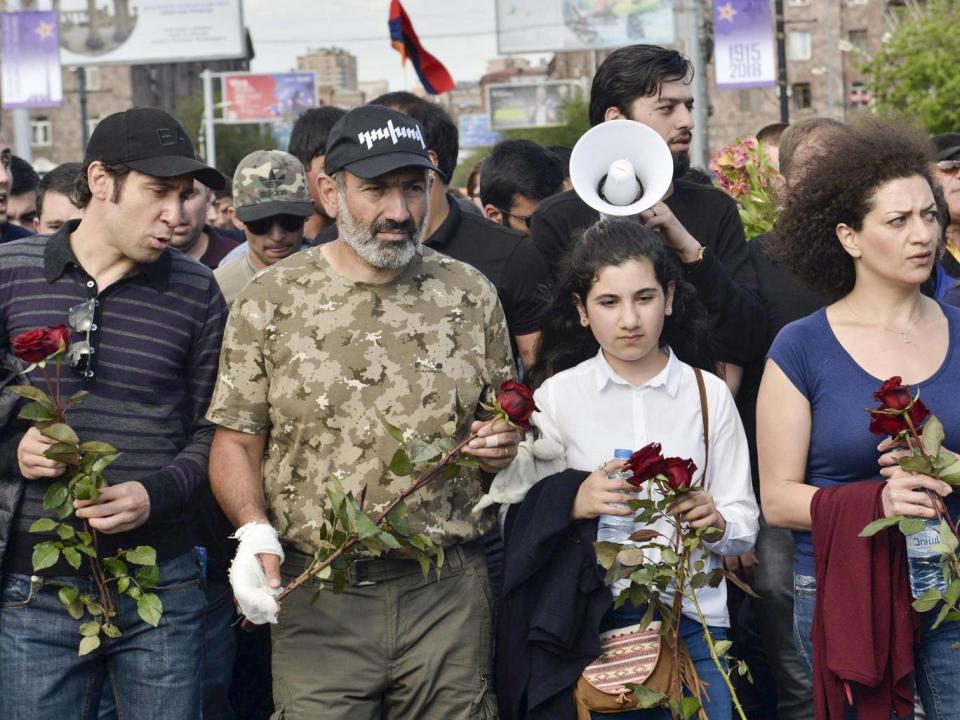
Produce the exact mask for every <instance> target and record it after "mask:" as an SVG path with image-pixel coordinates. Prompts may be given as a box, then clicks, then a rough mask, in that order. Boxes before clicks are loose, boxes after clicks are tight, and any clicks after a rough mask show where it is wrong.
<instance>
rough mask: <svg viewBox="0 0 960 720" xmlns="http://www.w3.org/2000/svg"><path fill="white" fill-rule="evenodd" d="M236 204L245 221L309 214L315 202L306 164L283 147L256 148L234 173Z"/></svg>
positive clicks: (241, 218)
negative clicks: (312, 203)
mask: <svg viewBox="0 0 960 720" xmlns="http://www.w3.org/2000/svg"><path fill="white" fill-rule="evenodd" d="M233 206H234V207H235V208H236V211H237V218H239V219H240V220H241V221H242V222H249V221H251V220H259V219H261V218H266V217H273V216H274V215H297V216H299V217H310V216H311V215H312V214H313V205H311V204H310V197H309V196H308V195H307V177H306V173H304V171H303V165H302V164H301V162H300V161H299V160H297V159H296V158H295V157H294V156H293V155H291V154H290V153H285V152H283V151H281V150H255V151H254V152H252V153H250V154H249V155H247V156H246V157H245V158H244V159H243V160H241V161H240V164H239V165H237V170H236V172H234V173H233Z"/></svg>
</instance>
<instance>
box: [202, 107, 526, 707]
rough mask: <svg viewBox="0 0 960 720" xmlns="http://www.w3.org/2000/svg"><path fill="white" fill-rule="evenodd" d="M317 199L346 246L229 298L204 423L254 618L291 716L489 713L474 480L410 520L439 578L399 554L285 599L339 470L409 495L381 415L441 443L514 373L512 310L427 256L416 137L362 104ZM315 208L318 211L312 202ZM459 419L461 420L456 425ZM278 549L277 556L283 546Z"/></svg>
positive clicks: (474, 280)
mask: <svg viewBox="0 0 960 720" xmlns="http://www.w3.org/2000/svg"><path fill="white" fill-rule="evenodd" d="M326 149H327V153H326V160H325V167H326V171H327V172H328V173H330V175H331V176H332V177H328V176H322V177H321V179H320V187H319V190H320V198H321V200H322V201H323V203H324V207H325V208H326V209H327V211H328V213H329V214H330V215H331V216H332V215H336V218H337V225H338V226H339V231H340V232H339V237H338V239H337V240H334V241H333V242H329V243H326V244H324V245H320V246H318V247H313V248H311V249H309V250H306V251H304V252H302V253H298V254H297V255H296V256H295V257H292V258H290V259H289V260H287V261H285V262H283V263H280V264H278V265H277V266H275V267H273V268H272V269H271V270H270V271H269V272H265V273H263V274H261V275H259V276H257V277H256V278H254V279H253V280H251V281H250V283H249V284H248V285H247V287H246V289H244V290H243V291H242V292H241V293H240V295H239V296H238V297H237V298H236V300H235V301H234V303H233V306H232V308H231V311H230V320H229V322H228V325H227V332H226V335H225V340H224V347H223V353H222V356H221V363H220V371H219V380H218V383H217V389H216V391H215V392H214V400H213V401H212V402H211V405H210V410H209V412H208V415H207V416H208V417H209V418H210V419H211V420H212V421H213V422H215V423H217V425H218V426H219V427H218V428H217V434H216V437H215V439H214V443H213V448H212V452H211V456H210V471H211V476H210V477H211V484H212V487H213V490H214V493H215V494H216V496H217V499H218V500H219V501H220V504H221V505H222V506H223V508H224V511H225V512H226V513H227V515H228V516H229V517H230V519H231V520H233V522H234V524H235V525H236V526H238V527H239V528H240V529H239V530H238V531H237V537H238V538H240V545H239V548H238V550H237V555H236V558H235V559H234V561H233V566H232V568H231V582H232V584H233V589H234V595H235V596H236V598H237V600H238V602H239V604H240V607H241V609H242V610H243V612H244V614H245V615H246V616H247V618H248V619H250V620H251V621H255V622H258V623H261V624H262V623H266V622H272V623H278V625H277V630H276V632H274V633H272V641H273V688H274V701H275V703H276V706H277V710H278V716H279V715H282V716H283V717H284V718H285V719H286V720H301V718H303V719H305V718H324V720H339V719H344V720H346V719H347V718H349V719H350V720H354V719H358V718H364V719H370V720H373V719H374V718H381V717H391V718H394V717H396V718H462V719H463V720H480V718H488V717H495V716H496V704H495V702H494V699H493V696H492V694H491V692H490V662H491V657H490V649H491V648H490V638H491V617H490V615H491V606H490V586H489V581H488V577H487V571H486V567H485V563H484V558H483V552H482V550H481V548H480V545H479V542H478V539H479V537H480V536H481V535H482V534H483V533H484V532H485V531H486V530H488V529H489V528H490V527H492V525H493V522H494V517H493V513H483V514H481V515H479V516H477V515H474V514H472V513H471V511H470V509H471V507H472V506H473V505H474V504H475V502H476V500H477V499H478V498H479V496H480V494H481V493H482V486H481V473H480V471H479V470H478V469H476V468H470V469H464V470H462V471H461V472H460V474H459V475H458V476H457V477H455V478H451V479H449V480H447V481H444V482H440V483H437V484H436V485H430V486H428V487H426V488H424V489H423V491H422V492H421V493H419V494H418V495H417V497H416V498H414V499H413V500H411V502H410V503H409V507H410V516H409V522H410V525H411V526H412V527H413V528H414V531H415V532H428V533H430V536H431V538H433V539H434V541H435V542H438V543H441V544H442V545H443V546H444V548H445V551H446V558H447V559H446V562H445V563H444V568H443V570H442V572H441V573H440V577H439V580H438V579H437V578H436V577H435V576H434V575H433V574H431V576H430V577H429V578H424V577H423V574H422V572H421V569H420V565H419V563H418V562H417V561H416V560H414V559H411V558H410V557H409V555H404V554H403V553H402V552H396V553H395V552H392V551H391V552H386V553H384V555H383V556H382V557H379V558H371V557H366V556H364V555H361V554H357V555H351V556H350V557H349V561H350V562H349V567H350V571H349V576H348V582H347V587H346V588H345V589H344V592H343V593H339V594H337V593H333V592H331V591H329V590H324V591H323V592H322V593H321V594H320V596H319V597H317V598H316V599H315V601H314V598H312V595H313V590H314V588H312V587H305V588H301V589H300V590H298V591H296V592H294V593H292V594H291V595H290V596H289V597H287V598H285V599H284V601H283V609H282V611H281V612H279V618H278V615H277V613H278V611H279V610H280V609H279V608H278V606H277V604H276V601H275V600H274V597H275V596H276V594H277V592H278V588H279V586H280V584H281V568H280V563H281V561H283V568H282V573H283V581H284V582H289V581H290V579H291V578H292V577H294V576H296V575H298V574H299V573H300V572H302V571H303V569H304V568H305V567H306V564H308V563H310V562H311V559H312V557H313V553H314V552H315V551H316V550H318V549H319V548H320V547H321V543H322V542H323V537H324V535H323V534H321V523H322V520H323V517H324V513H325V512H326V511H327V510H328V509H329V503H330V501H329V497H328V496H327V494H326V489H328V488H329V487H331V485H330V483H331V482H333V479H334V478H338V479H339V480H340V482H341V483H342V484H343V487H344V488H346V489H347V490H349V491H352V492H354V493H357V494H359V493H360V492H361V488H364V487H366V488H367V490H366V492H365V497H366V507H367V508H382V507H384V506H385V505H386V504H387V503H388V502H390V500H391V499H392V498H394V497H396V495H398V494H399V492H400V491H401V490H402V489H403V488H405V487H408V483H409V480H408V479H407V478H397V477H394V476H392V475H391V474H390V473H389V472H388V470H387V467H388V466H389V465H390V460H391V458H392V457H393V454H394V453H395V452H396V450H397V444H396V441H394V440H393V439H392V438H391V437H390V436H389V434H388V433H387V432H386V431H385V430H384V428H383V426H382V425H381V424H380V421H379V420H378V419H377V413H378V411H379V412H381V413H383V414H384V415H385V416H386V417H387V418H388V419H389V420H390V421H391V422H393V423H395V424H396V425H398V426H400V427H402V428H403V429H404V430H405V431H408V432H409V433H410V435H411V436H412V437H417V438H421V439H423V440H424V441H428V442H432V441H433V440H434V439H436V438H438V437H440V436H441V426H442V425H443V424H444V423H445V422H447V421H448V420H449V419H450V417H451V415H450V413H451V412H453V411H454V409H455V407H456V406H457V405H458V404H460V405H461V406H462V407H464V408H467V415H468V417H466V418H463V420H462V422H461V425H460V427H459V428H457V431H456V432H457V436H458V437H465V436H466V433H467V432H468V431H469V430H470V429H471V428H473V429H477V430H479V428H480V427H482V425H481V423H478V422H472V421H474V420H475V415H476V412H477V411H478V410H479V404H478V403H479V402H480V401H481V400H482V399H483V398H486V397H489V395H490V393H491V391H493V390H494V389H495V388H497V387H499V385H500V383H501V382H502V381H503V380H506V379H507V378H509V377H512V375H513V367H512V366H513V363H512V359H511V356H510V348H509V342H508V337H507V328H506V323H505V322H504V317H503V311H502V310H501V309H500V305H499V303H498V302H497V295H496V292H495V290H494V288H493V286H492V285H491V284H490V283H489V282H488V281H487V280H486V279H485V278H484V277H483V276H482V275H481V274H480V273H479V272H477V271H476V270H475V269H473V268H471V267H470V266H468V265H466V264H464V263H462V262H458V261H457V260H453V259H451V258H449V257H447V256H445V255H442V254H440V253H438V252H435V251H434V250H431V249H430V248H429V246H424V245H423V244H422V242H421V241H422V236H423V233H424V229H425V220H426V217H427V208H428V200H427V196H428V193H427V172H428V171H433V172H437V171H438V168H437V167H436V165H434V164H433V163H432V162H431V161H430V159H429V156H428V154H427V144H426V142H425V138H424V133H423V129H422V128H421V127H420V125H419V124H417V123H416V122H415V121H414V120H413V119H411V118H410V117H408V116H406V115H403V114H401V113H398V112H395V111H393V110H389V109H387V108H385V107H379V106H374V105H365V106H362V107H359V108H356V109H354V110H351V111H350V112H348V113H347V114H346V115H345V116H344V117H343V118H341V119H340V120H339V121H338V122H337V124H336V125H335V126H334V128H333V129H332V130H331V132H330V136H329V139H328V141H327V148H326ZM311 211H312V210H311ZM454 414H456V413H454ZM481 434H482V437H478V438H477V439H475V440H474V441H472V442H471V443H470V445H469V446H468V447H467V448H466V449H465V450H464V452H466V453H468V454H470V455H473V456H474V457H476V458H477V459H478V461H479V464H480V468H481V469H483V470H485V471H490V472H493V471H497V470H500V469H503V468H505V467H507V466H508V465H509V464H510V462H511V461H512V460H513V458H514V457H515V455H516V451H517V443H518V441H519V436H518V434H517V433H516V432H515V431H514V430H511V429H510V428H509V426H507V425H506V424H505V423H497V424H496V426H495V427H493V428H490V427H484V430H483V431H482V433H481ZM281 543H283V545H281Z"/></svg>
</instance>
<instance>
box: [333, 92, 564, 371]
mask: <svg viewBox="0 0 960 720" xmlns="http://www.w3.org/2000/svg"><path fill="white" fill-rule="evenodd" d="M370 104H371V105H383V106H385V107H388V108H390V109H392V110H396V111H398V112H402V113H404V114H405V115H409V116H410V117H412V118H413V119H414V120H416V121H417V122H419V123H420V125H421V126H422V127H423V131H424V134H425V135H426V140H427V146H428V152H429V154H430V158H431V159H432V160H433V163H434V164H435V165H436V166H437V167H438V168H439V169H440V172H441V173H443V175H441V174H440V173H436V172H433V171H431V172H430V178H431V180H430V183H431V185H430V199H429V205H428V210H427V219H426V224H427V227H426V230H425V231H424V233H423V237H424V242H425V243H426V244H427V245H429V246H430V247H431V248H433V249H434V250H436V251H438V252H442V253H443V254H444V255H449V256H450V257H452V258H454V259H455V260H460V261H461V262H465V263H467V264H468V265H472V266H473V267H475V268H476V269H477V270H479V271H480V272H481V273H483V274H484V275H485V276H486V278H487V279H488V280H489V281H490V282H492V283H493V285H494V287H496V289H497V295H498V297H499V298H500V304H501V305H502V306H503V313H504V315H505V316H506V318H507V328H508V329H509V331H510V336H511V339H512V341H513V345H514V348H513V349H514V355H515V356H518V357H519V358H520V360H521V362H522V363H523V366H524V367H527V368H529V367H530V366H531V365H532V364H533V361H534V360H535V359H536V353H537V342H538V341H539V339H540V322H539V303H538V301H537V289H538V287H539V286H540V285H541V284H544V283H546V282H547V281H548V276H547V268H546V263H544V261H543V258H542V257H541V256H540V253H539V252H537V249H536V247H534V245H533V243H531V242H530V240H529V239H528V238H526V237H524V236H523V235H521V234H520V233H517V232H515V231H513V230H509V229H508V228H505V227H503V226H501V225H496V224H494V223H492V222H490V221H489V220H487V219H485V218H483V217H482V216H480V215H479V214H476V213H473V212H467V211H464V210H463V209H462V208H461V204H460V202H459V201H458V200H457V199H456V198H454V197H453V196H452V195H451V194H449V193H448V192H447V186H448V182H449V178H450V177H451V176H452V175H453V170H454V168H456V166H457V153H458V151H459V133H458V132H457V126H456V125H454V124H453V121H452V120H451V119H450V116H449V115H447V113H446V112H445V111H444V110H443V108H441V107H440V106H439V105H435V104H434V103H431V102H428V101H427V100H424V99H423V98H418V97H417V96H416V95H414V94H413V93H408V92H394V93H388V94H386V95H381V96H380V97H378V98H376V99H375V100H373V101H372V102H371V103H370ZM465 202H468V201H465ZM336 227H337V226H336V225H333V226H332V227H330V228H327V230H326V231H324V232H323V233H321V234H320V241H321V242H329V241H331V240H333V239H335V238H336V237H337V234H336Z"/></svg>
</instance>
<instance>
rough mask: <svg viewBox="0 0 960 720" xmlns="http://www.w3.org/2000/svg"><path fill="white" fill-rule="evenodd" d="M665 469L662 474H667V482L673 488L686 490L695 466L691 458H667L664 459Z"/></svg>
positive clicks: (691, 481)
mask: <svg viewBox="0 0 960 720" xmlns="http://www.w3.org/2000/svg"><path fill="white" fill-rule="evenodd" d="M664 462H665V463H666V466H667V469H666V472H665V473H664V475H666V476H667V484H668V485H669V486H670V487H671V488H673V489H674V490H686V489H687V488H689V487H690V485H691V484H693V474H694V473H695V472H696V471H697V466H696V465H695V464H694V462H693V460H684V459H683V458H675V457H674V458H667V459H666V460H665V461H664Z"/></svg>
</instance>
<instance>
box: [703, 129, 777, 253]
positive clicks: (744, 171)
mask: <svg viewBox="0 0 960 720" xmlns="http://www.w3.org/2000/svg"><path fill="white" fill-rule="evenodd" d="M710 169H711V170H713V172H714V174H715V175H716V177H717V182H719V183H720V187H722V188H723V189H724V190H726V191H727V192H728V193H730V195H732V196H733V199H734V200H736V201H737V209H738V210H739V211H740V221H741V222H742V223H743V229H744V232H745V233H746V235H747V239H748V240H749V239H750V238H754V237H756V236H757V235H762V234H764V233H767V232H770V230H772V229H773V224H774V223H775V222H776V219H777V205H776V202H774V199H773V178H774V177H776V174H777V171H776V170H775V169H774V167H773V166H772V165H771V164H770V161H769V160H768V159H767V155H766V153H765V152H764V151H763V146H762V145H761V144H760V143H759V142H757V141H756V140H754V139H753V138H750V139H748V140H739V139H738V140H737V141H736V142H735V143H734V144H733V145H728V146H727V147H725V148H723V149H722V150H721V151H720V153H719V155H717V157H716V158H714V160H713V161H712V162H711V163H710Z"/></svg>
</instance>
